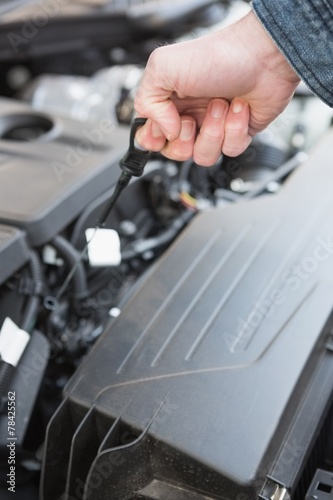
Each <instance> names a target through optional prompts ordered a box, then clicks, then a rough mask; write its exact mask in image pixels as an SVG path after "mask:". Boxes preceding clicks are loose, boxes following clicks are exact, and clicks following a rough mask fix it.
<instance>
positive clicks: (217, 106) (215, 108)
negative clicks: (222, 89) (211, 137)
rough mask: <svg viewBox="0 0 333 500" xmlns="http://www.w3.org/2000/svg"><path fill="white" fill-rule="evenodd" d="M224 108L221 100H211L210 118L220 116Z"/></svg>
mask: <svg viewBox="0 0 333 500" xmlns="http://www.w3.org/2000/svg"><path fill="white" fill-rule="evenodd" d="M224 110H225V106H224V105H223V103H222V102H221V101H213V102H212V105H211V108H210V114H211V116H212V118H222V116H223V114H224Z"/></svg>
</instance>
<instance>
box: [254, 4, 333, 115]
mask: <svg viewBox="0 0 333 500" xmlns="http://www.w3.org/2000/svg"><path fill="white" fill-rule="evenodd" d="M252 7H253V10H254V12H255V13H256V15H257V16H258V18H259V19H260V21H261V22H262V24H263V25H264V27H265V28H266V30H267V31H268V32H269V34H270V35H271V37H272V38H273V40H274V41H275V43H276V44H277V45H278V47H279V49H280V50H281V52H282V53H283V54H284V55H285V57H286V58H287V60H288V61H289V62H290V64H291V65H292V67H293V68H294V69H295V71H296V72H297V73H298V75H299V76H300V77H301V78H302V79H303V81H304V82H305V83H306V84H307V85H308V86H309V87H310V89H311V90H312V91H313V92H314V93H315V94H316V95H318V96H319V97H320V98H321V99H322V100H323V101H324V102H326V103H327V104H328V105H329V106H333V3H332V2H330V1H329V0H278V1H277V0H253V3H252Z"/></svg>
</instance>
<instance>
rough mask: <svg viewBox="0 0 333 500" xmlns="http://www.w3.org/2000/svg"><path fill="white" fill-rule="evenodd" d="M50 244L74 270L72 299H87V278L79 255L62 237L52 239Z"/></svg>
mask: <svg viewBox="0 0 333 500" xmlns="http://www.w3.org/2000/svg"><path fill="white" fill-rule="evenodd" d="M51 244H52V245H53V246H54V248H55V249H56V250H58V252H59V253H60V254H61V255H62V256H63V257H64V259H65V260H66V261H67V263H68V265H69V266H70V267H72V268H73V267H74V268H75V273H74V276H73V285H74V298H75V299H85V298H87V297H89V295H90V294H89V290H88V285H87V277H86V272H85V269H84V265H83V263H82V262H81V254H80V253H79V252H78V251H77V250H76V249H75V248H74V247H73V245H71V243H69V241H67V240H66V239H65V238H63V237H62V236H59V235H58V236H56V237H55V238H53V240H52V242H51Z"/></svg>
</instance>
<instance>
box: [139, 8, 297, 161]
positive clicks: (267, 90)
mask: <svg viewBox="0 0 333 500" xmlns="http://www.w3.org/2000/svg"><path fill="white" fill-rule="evenodd" d="M298 83H299V78H298V76H297V75H296V73H295V72H294V71H293V69H292V68H291V66H290V65H289V63H288V62H287V60H286V59H285V58H284V56H283V55H282V53H281V52H280V51H279V50H278V48H277V46H276V45H275V44H274V42H273V41H272V40H271V38H270V37H269V35H268V34H267V33H266V31H265V29H264V28H263V27H262V25H261V24H260V22H259V21H258V19H257V18H256V16H255V14H254V13H253V12H250V13H249V14H248V15H247V16H245V17H243V18H242V19H241V20H240V21H238V22H237V23H235V24H233V25H231V26H229V27H228V28H226V29H223V30H220V31H218V32H215V33H212V34H209V35H207V36H203V37H201V38H198V39H196V40H193V41H190V42H183V43H178V44H174V45H168V46H165V47H161V48H158V49H156V50H155V51H154V52H153V53H152V54H151V56H150V58H149V60H148V63H147V67H146V70H145V72H144V76H143V79H142V82H141V85H140V87H139V89H138V92H137V95H136V98H135V109H136V111H137V113H138V115H139V116H143V117H146V118H148V121H147V123H146V125H145V126H144V127H142V128H141V129H140V130H139V131H138V133H137V140H138V142H139V143H140V144H141V145H142V146H143V147H145V148H146V149H149V150H152V151H161V152H162V154H164V155H165V156H166V157H168V158H171V159H174V160H178V161H184V160H187V159H189V158H191V157H193V159H194V161H195V162H196V163H198V164H199V165H203V166H209V165H212V164H214V163H215V162H216V161H217V159H218V158H219V156H220V154H221V152H223V153H224V154H226V155H228V156H237V155H239V154H241V153H242V152H243V151H244V150H245V149H246V148H247V146H248V145H249V144H250V142H251V138H252V137H253V136H254V135H255V134H256V133H257V132H259V131H261V130H263V129H264V128H265V127H266V126H267V125H268V124H269V123H270V122H271V121H272V120H274V119H275V118H276V117H277V116H278V115H279V114H280V113H281V112H282V111H283V110H284V108H285V107H286V106H287V104H288V102H289V101H290V99H291V98H292V96H293V93H294V91H295V88H296V87H297V85H298Z"/></svg>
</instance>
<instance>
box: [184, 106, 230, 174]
mask: <svg viewBox="0 0 333 500" xmlns="http://www.w3.org/2000/svg"><path fill="white" fill-rule="evenodd" d="M228 108H229V103H228V101H225V100H224V99H213V100H212V101H210V103H209V105H208V107H207V113H206V116H205V118H204V120H203V123H202V125H201V128H200V131H199V134H198V136H197V139H196V141H195V145H194V150H193V159H194V161H195V162H196V163H197V164H198V165H201V166H203V167H208V166H210V165H213V164H214V163H216V161H217V160H218V158H219V157H220V156H221V150H222V144H223V140H224V126H225V120H226V116H227V113H228Z"/></svg>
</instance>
